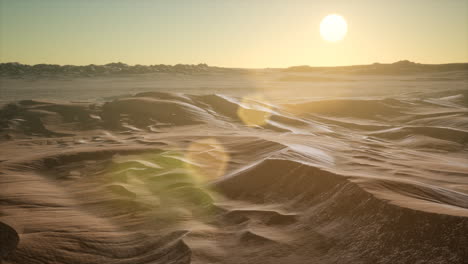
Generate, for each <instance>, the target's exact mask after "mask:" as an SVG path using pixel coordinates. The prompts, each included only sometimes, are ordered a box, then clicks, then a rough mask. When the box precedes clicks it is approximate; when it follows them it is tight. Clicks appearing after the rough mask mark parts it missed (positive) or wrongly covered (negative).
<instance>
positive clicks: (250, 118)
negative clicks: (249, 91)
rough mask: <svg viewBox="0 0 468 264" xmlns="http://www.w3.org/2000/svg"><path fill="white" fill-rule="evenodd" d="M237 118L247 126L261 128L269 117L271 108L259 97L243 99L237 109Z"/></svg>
mask: <svg viewBox="0 0 468 264" xmlns="http://www.w3.org/2000/svg"><path fill="white" fill-rule="evenodd" d="M237 116H238V117H239V118H240V120H242V122H243V123H244V124H246V125H247V126H263V125H265V124H266V123H267V122H268V120H269V119H270V116H271V106H270V105H269V104H268V103H267V100H266V99H265V98H264V97H263V96H261V95H254V96H248V97H244V98H243V99H242V101H241V103H240V106H239V108H238V109H237Z"/></svg>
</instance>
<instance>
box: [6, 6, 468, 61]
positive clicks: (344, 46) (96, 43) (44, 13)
mask: <svg viewBox="0 0 468 264" xmlns="http://www.w3.org/2000/svg"><path fill="white" fill-rule="evenodd" d="M382 3H383V2H382V1H368V0H362V1H356V2H353V3H350V2H349V1H327V2H310V1H303V0H295V1H263V0H256V1H249V2H242V3H237V2H230V1H226V2H220V1H219V2H210V1H156V2H154V1H139V2H138V3H135V2H133V1H127V0H120V1H107V0H104V1H95V2H94V1H93V2H90V1H78V2H73V1H57V0H44V1H29V0H23V1H8V0H0V7H1V11H0V12H1V13H0V14H1V16H0V21H1V23H0V36H1V40H0V62H2V63H5V62H20V63H24V64H41V63H45V64H60V65H89V64H106V63H109V62H119V61H121V62H124V63H126V64H129V65H135V64H142V65H150V64H154V63H158V64H170V65H174V64H179V63H182V64H198V63H206V64H208V65H216V66H219V67H231V68H284V67H289V66H296V65H311V66H350V65H365V64H372V63H375V62H379V63H393V62H396V61H399V60H410V61H415V62H418V63H423V64H444V63H459V62H466V61H468V49H466V47H467V46H468V34H467V33H468V23H466V22H467V21H468V12H467V10H468V3H467V2H466V1H462V0H452V1H443V2H441V1H440V2H439V1H419V0H418V1H411V2H407V1H393V2H391V3H388V2H385V5H382ZM334 13H337V14H340V15H341V16H343V17H344V18H345V19H346V21H347V25H348V33H347V35H346V37H345V38H344V39H343V40H341V41H339V42H337V43H329V42H326V41H325V40H324V39H322V38H321V37H320V34H319V24H320V21H321V20H322V19H323V18H324V17H325V16H326V15H328V14H334Z"/></svg>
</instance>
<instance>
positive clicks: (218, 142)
mask: <svg viewBox="0 0 468 264" xmlns="http://www.w3.org/2000/svg"><path fill="white" fill-rule="evenodd" d="M466 102H467V101H466V91H465V90H464V89H453V90H449V91H447V90H445V91H444V92H439V91H434V92H427V93H425V94H423V95H421V94H417V95H403V96H400V97H394V96H391V97H390V96H389V97H378V98H327V99H317V98H315V99H310V100H306V101H305V100H302V101H289V102H284V100H278V101H275V100H274V99H273V100H265V99H263V98H259V97H251V98H247V97H244V98H242V97H238V96H234V95H227V94H208V95H200V94H186V93H164V92H143V93H139V94H136V95H133V96H121V97H118V98H115V99H113V100H110V101H106V102H103V103H99V102H96V103H86V102H81V103H78V102H56V101H55V102H53V101H47V100H23V101H16V102H11V103H9V104H6V105H4V106H3V108H2V109H1V111H0V128H1V130H0V136H1V139H0V140H1V141H0V144H1V147H2V149H3V150H4V151H2V152H1V155H0V160H1V162H0V185H1V189H2V192H1V193H0V202H1V209H2V210H1V212H0V237H1V238H2V241H5V242H3V243H2V244H1V245H0V257H1V258H3V260H4V261H5V263H25V262H27V263H103V262H105V263H309V262H319V263H346V262H355V263H416V262H418V261H419V262H424V263H463V262H464V261H465V260H466V259H467V258H468V247H466V245H468V240H467V237H466V236H465V235H463V234H466V233H468V187H467V186H468V185H467V183H468V182H467V180H466V175H467V173H468V168H467V167H466V165H465V163H466V162H465V161H466V157H467V155H466V151H467V148H466V146H467V143H468V115H467V113H468V109H467V107H468V106H467V104H466ZM5 150H6V151H5Z"/></svg>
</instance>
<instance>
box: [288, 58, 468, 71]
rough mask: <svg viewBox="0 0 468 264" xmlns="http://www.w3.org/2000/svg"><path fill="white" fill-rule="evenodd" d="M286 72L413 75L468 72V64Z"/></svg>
mask: <svg viewBox="0 0 468 264" xmlns="http://www.w3.org/2000/svg"><path fill="white" fill-rule="evenodd" d="M285 71H287V72H320V73H347V74H350V73H351V74H413V73H424V72H447V71H468V63H449V64H421V63H415V62H411V61H408V60H402V61H398V62H395V63H391V64H384V63H374V64H371V65H353V66H338V67H311V66H294V67H289V68H287V69H285Z"/></svg>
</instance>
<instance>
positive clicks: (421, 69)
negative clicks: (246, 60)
mask: <svg viewBox="0 0 468 264" xmlns="http://www.w3.org/2000/svg"><path fill="white" fill-rule="evenodd" d="M273 70H277V71H283V72H303V73H327V74H377V75H386V74H389V75H392V74H413V73H425V72H448V71H468V63H450V64H420V63H414V62H410V61H407V60H404V61H399V62H395V63H392V64H381V63H374V64H371V65H353V66H337V67H311V66H293V67H289V68H286V69H279V68H278V69H273ZM239 71H241V72H243V71H244V72H245V71H249V70H248V69H240V68H223V67H215V66H208V65H207V64H204V63H200V64H196V65H194V64H177V65H164V64H158V65H148V66H146V65H133V66H131V65H127V64H125V63H121V62H118V63H109V64H105V65H94V64H91V65H86V66H74V65H56V64H36V65H26V64H21V63H17V62H12V63H0V76H2V77H13V78H21V77H27V76H32V77H50V76H76V77H92V76H118V75H134V74H148V73H181V74H197V73H228V72H239ZM322 78H323V77H322Z"/></svg>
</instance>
